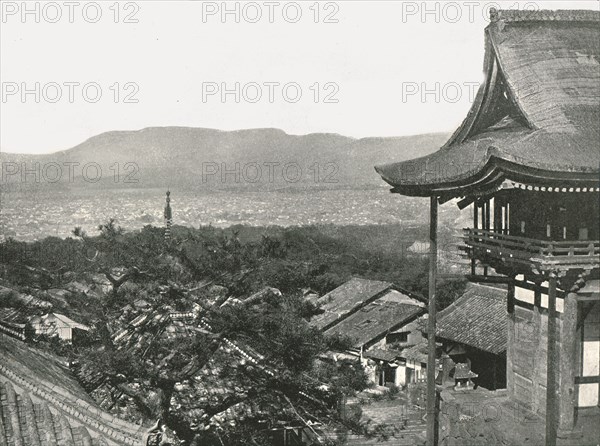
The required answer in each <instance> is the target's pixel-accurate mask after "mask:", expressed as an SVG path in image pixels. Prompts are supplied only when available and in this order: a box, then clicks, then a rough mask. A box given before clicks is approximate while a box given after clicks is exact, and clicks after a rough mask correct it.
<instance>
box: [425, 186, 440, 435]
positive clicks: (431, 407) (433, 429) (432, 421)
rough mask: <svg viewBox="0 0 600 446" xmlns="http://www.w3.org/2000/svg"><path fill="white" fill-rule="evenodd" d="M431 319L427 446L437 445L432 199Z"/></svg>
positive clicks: (434, 210) (433, 218)
mask: <svg viewBox="0 0 600 446" xmlns="http://www.w3.org/2000/svg"><path fill="white" fill-rule="evenodd" d="M429 206H430V207H429V317H428V323H427V339H428V351H427V446H435V445H436V443H437V441H436V440H437V410H436V407H437V405H436V403H437V401H436V400H437V395H436V389H435V372H436V367H435V350H436V347H435V330H436V323H435V316H436V315H435V313H436V311H435V294H436V293H435V291H436V288H435V283H436V278H437V220H438V200H437V197H431V199H430V204H429Z"/></svg>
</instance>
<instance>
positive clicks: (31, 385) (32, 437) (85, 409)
mask: <svg viewBox="0 0 600 446" xmlns="http://www.w3.org/2000/svg"><path fill="white" fill-rule="evenodd" d="M0 357H1V358H2V361H0V444H2V445H4V444H7V445H13V444H15V445H18V444H21V445H55V444H57V445H62V444H65V445H67V444H69V445H73V446H84V445H85V446H88V445H93V446H95V445H113V446H121V445H138V446H142V445H146V443H147V439H148V436H149V431H150V428H148V427H143V426H140V425H136V424H133V423H129V422H127V421H124V420H121V419H119V418H117V417H115V416H113V415H110V414H108V413H106V412H104V411H103V410H101V409H100V408H99V407H98V406H97V405H96V403H95V402H94V400H93V399H92V398H91V397H90V396H89V395H87V393H86V392H85V390H84V389H83V388H82V387H81V386H80V385H79V384H78V383H77V381H76V380H75V378H74V377H72V376H71V375H70V373H69V372H68V370H66V369H65V368H63V367H62V366H61V365H59V364H58V362H56V361H55V360H54V359H53V358H52V357H50V355H48V354H42V353H41V352H37V351H35V350H34V349H32V348H30V347H29V346H27V344H25V343H24V342H21V341H17V340H15V339H12V338H10V337H8V336H5V335H2V334H0Z"/></svg>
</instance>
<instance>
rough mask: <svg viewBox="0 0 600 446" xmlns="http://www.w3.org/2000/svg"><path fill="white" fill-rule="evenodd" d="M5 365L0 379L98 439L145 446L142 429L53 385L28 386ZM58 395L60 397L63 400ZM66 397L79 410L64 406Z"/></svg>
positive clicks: (0, 367)
mask: <svg viewBox="0 0 600 446" xmlns="http://www.w3.org/2000/svg"><path fill="white" fill-rule="evenodd" d="M7 363H8V361H5V362H4V363H3V364H0V375H4V376H5V377H6V378H7V379H8V380H9V382H14V383H15V384H17V385H18V386H19V387H22V388H23V389H26V391H27V392H28V393H30V394H32V395H35V396H37V397H38V398H40V399H42V400H43V401H45V402H46V403H47V404H48V405H51V406H52V407H53V408H55V409H56V410H57V411H59V412H60V413H62V414H63V415H65V416H66V417H67V418H74V419H75V420H76V421H77V422H79V423H81V424H82V426H84V427H85V428H86V429H88V430H91V431H94V432H97V433H98V434H100V435H101V436H104V435H106V436H108V437H110V438H111V439H112V440H114V441H116V442H120V443H121V444H127V445H131V446H142V445H146V443H147V438H148V433H147V432H145V430H144V428H143V426H140V425H134V424H132V423H129V422H127V421H125V420H121V419H120V418H118V417H115V416H113V415H110V414H108V413H106V412H104V411H102V410H101V409H99V408H96V407H94V406H92V405H91V404H90V403H88V402H87V401H84V400H82V399H80V398H78V397H76V396H75V395H73V394H72V393H71V392H69V391H66V390H65V389H61V392H57V391H56V390H55V388H57V387H58V386H54V385H52V384H50V386H48V385H47V384H46V383H44V382H42V380H39V381H40V382H39V383H35V382H31V381H30V380H28V379H25V378H24V377H23V375H22V374H21V373H15V372H14V371H13V370H11V368H10V367H8V366H7ZM61 393H62V394H63V395H62V398H61ZM65 394H66V395H65ZM65 397H66V399H70V400H71V401H68V402H69V403H73V402H77V404H78V405H79V406H80V407H75V406H73V405H72V404H66V403H65ZM81 406H83V408H84V410H82V409H81ZM86 412H87V413H86ZM108 423H110V425H111V426H110V427H107V426H106V424H108ZM103 427H104V429H103Z"/></svg>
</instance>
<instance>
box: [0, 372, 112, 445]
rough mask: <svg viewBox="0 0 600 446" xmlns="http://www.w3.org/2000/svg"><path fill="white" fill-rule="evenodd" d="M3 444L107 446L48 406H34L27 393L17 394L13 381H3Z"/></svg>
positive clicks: (0, 388) (0, 428) (0, 408)
mask: <svg viewBox="0 0 600 446" xmlns="http://www.w3.org/2000/svg"><path fill="white" fill-rule="evenodd" d="M0 444H1V445H32V446H37V445H40V446H41V445H58V444H69V445H74V446H100V445H106V444H107V443H105V442H104V441H101V440H99V439H97V438H92V437H91V436H90V433H89V432H88V430H87V429H86V428H85V427H83V426H77V427H75V426H73V425H72V424H71V423H69V421H68V420H67V419H66V418H65V416H64V415H63V414H62V413H60V412H56V411H54V412H53V411H52V410H50V409H49V407H48V405H47V404H45V403H37V404H34V402H33V400H32V399H31V396H30V395H29V393H27V392H15V388H14V387H13V385H12V384H11V383H10V382H0Z"/></svg>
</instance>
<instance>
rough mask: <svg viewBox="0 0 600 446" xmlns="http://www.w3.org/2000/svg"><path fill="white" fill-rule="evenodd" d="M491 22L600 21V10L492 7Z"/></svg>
mask: <svg viewBox="0 0 600 446" xmlns="http://www.w3.org/2000/svg"><path fill="white" fill-rule="evenodd" d="M490 21H491V22H498V21H504V22H600V11H594V10H586V9H559V10H551V9H538V10H517V9H496V8H490Z"/></svg>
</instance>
